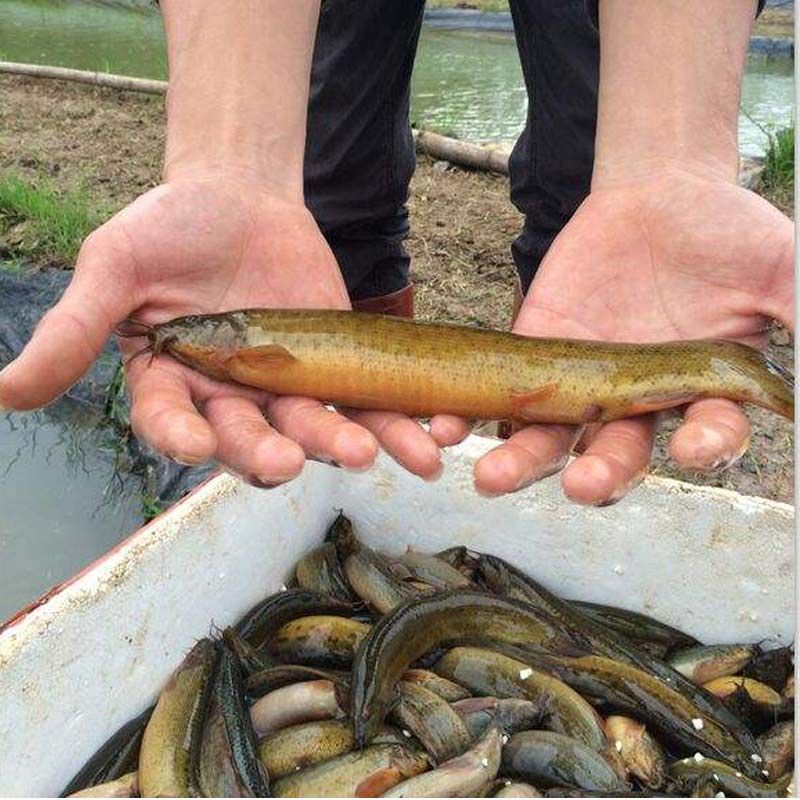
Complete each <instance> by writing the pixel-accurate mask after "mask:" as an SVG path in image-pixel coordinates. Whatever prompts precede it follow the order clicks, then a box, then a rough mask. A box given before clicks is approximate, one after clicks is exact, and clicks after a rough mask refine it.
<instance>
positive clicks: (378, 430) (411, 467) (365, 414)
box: [347, 410, 442, 480]
mask: <svg viewBox="0 0 800 800" xmlns="http://www.w3.org/2000/svg"><path fill="white" fill-rule="evenodd" d="M347 416H348V417H350V419H352V420H353V421H354V422H357V423H358V424H359V425H363V426H364V427H365V428H366V429H367V430H368V431H370V432H371V433H373V434H374V435H375V438H376V439H377V440H378V441H379V442H380V444H381V446H382V447H383V448H384V450H386V452H387V453H388V454H389V455H390V456H391V457H392V458H393V459H394V460H395V461H397V462H398V463H399V464H400V465H401V466H403V467H405V468H406V469H407V470H408V471H409V472H412V473H414V475H419V476H420V477H421V478H425V479H426V480H435V479H436V478H438V477H439V476H440V475H441V474H442V458H441V454H440V452H439V446H438V445H437V444H436V442H435V441H434V439H433V437H432V436H431V435H430V434H429V433H428V432H427V431H426V430H424V429H423V428H421V427H420V425H419V423H418V422H415V421H414V420H413V419H410V418H409V417H407V416H405V415H404V414H396V413H394V412H390V411H352V410H348V411H347Z"/></svg>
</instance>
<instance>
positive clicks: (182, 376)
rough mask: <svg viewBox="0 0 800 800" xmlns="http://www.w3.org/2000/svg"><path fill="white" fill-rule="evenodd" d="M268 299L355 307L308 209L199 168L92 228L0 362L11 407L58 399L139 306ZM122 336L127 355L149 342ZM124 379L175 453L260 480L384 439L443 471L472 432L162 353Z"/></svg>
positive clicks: (373, 448)
mask: <svg viewBox="0 0 800 800" xmlns="http://www.w3.org/2000/svg"><path fill="white" fill-rule="evenodd" d="M262 306H263V307H283V308H302V307H312V308H348V307H349V301H348V298H347V293H346V290H345V287H344V284H343V282H342V278H341V274H340V272H339V269H338V266H337V264H336V261H335V259H334V257H333V254H332V253H331V252H330V250H329V248H328V246H327V244H326V243H325V241H324V239H323V238H322V236H321V234H320V233H319V230H318V229H317V226H316V224H315V222H314V220H313V219H312V217H311V215H310V214H309V213H308V211H307V210H306V209H305V208H304V207H303V206H302V205H300V204H299V203H295V202H293V201H291V200H287V199H285V198H281V197H279V196H276V195H271V194H268V193H266V192H264V191H263V190H261V189H260V188H259V187H258V186H257V185H255V184H253V183H248V181H247V180H246V178H243V177H242V176H241V175H237V176H235V177H231V176H227V175H225V174H207V175H201V174H197V173H194V174H192V176H191V177H188V178H178V179H176V180H173V181H170V182H168V183H166V184H164V185H162V186H159V187H157V188H155V189H153V190H151V191H150V192H148V193H147V194H145V195H143V196H142V197H140V198H139V199H138V200H136V201H135V202H134V203H133V204H131V205H130V206H128V207H127V208H125V209H124V210H122V211H121V212H120V213H119V214H117V215H116V216H115V217H113V218H112V219H111V220H110V221H109V222H107V223H106V224H105V225H103V226H102V227H101V228H99V229H98V230H97V231H95V232H94V233H93V234H92V235H91V236H89V237H88V238H87V240H86V242H85V243H84V246H83V247H82V249H81V252H80V256H79V258H78V263H77V265H76V268H75V274H74V277H73V280H72V282H71V283H70V285H69V287H68V289H67V291H66V292H65V294H64V296H63V298H62V299H61V300H60V301H59V303H58V304H57V305H56V306H55V307H54V308H53V309H51V310H50V311H49V312H48V313H47V314H46V315H45V317H44V318H43V319H42V321H41V323H40V324H39V326H38V327H37V329H36V331H35V333H34V335H33V337H32V339H31V341H30V343H29V344H28V346H27V347H26V348H25V350H24V351H23V353H22V354H21V355H20V356H19V358H17V359H16V360H15V361H14V362H13V363H12V364H10V365H9V366H8V367H7V368H6V369H4V370H3V372H2V373H0V406H5V407H7V408H13V409H18V410H23V409H30V408H35V407H38V406H41V405H44V404H46V403H48V402H50V401H51V400H53V399H55V398H56V397H57V396H58V395H60V394H61V393H62V392H64V391H66V390H67V389H68V388H69V387H70V386H71V385H72V384H73V383H74V382H75V381H76V380H78V378H80V376H81V375H82V374H83V373H85V372H86V370H87V369H88V368H89V367H90V365H91V364H92V362H93V361H94V359H95V358H96V357H97V356H98V355H99V353H100V351H101V350H102V348H103V347H104V345H105V343H106V341H107V340H108V338H109V336H110V335H111V334H112V332H113V330H114V328H115V327H116V326H117V325H118V324H119V323H120V322H122V321H123V320H125V319H127V318H128V317H135V318H136V319H138V320H141V321H142V322H145V323H148V324H153V323H159V322H163V321H165V320H168V319H171V318H174V317H176V316H181V315H184V314H190V313H191V314H195V313H214V312H219V311H226V310H231V309H236V308H247V307H262ZM120 346H121V349H122V352H123V355H124V356H125V357H127V358H129V357H130V356H131V355H132V354H133V352H134V351H135V350H136V349H137V347H140V346H141V341H138V340H123V341H122V342H121V343H120ZM126 377H127V381H128V387H129V390H130V393H131V400H132V411H131V424H132V427H133V429H134V431H135V432H136V433H137V435H138V436H140V437H141V438H143V439H144V440H146V441H147V442H148V443H149V444H151V445H152V446H153V447H154V448H155V449H157V450H159V451H161V452H163V453H166V454H167V455H169V456H170V457H172V458H173V459H175V460H176V461H180V462H182V463H185V464H200V463H202V462H205V461H207V460H209V459H212V458H214V459H216V460H218V461H219V462H221V463H224V464H226V465H227V466H228V467H229V468H230V469H231V470H232V471H234V472H236V473H238V474H241V475H242V476H244V477H246V479H247V480H249V481H250V482H252V483H254V484H258V485H273V484H276V483H280V482H283V481H287V480H289V479H291V478H293V477H295V476H296V475H297V474H298V473H299V472H300V470H301V469H302V467H303V463H304V460H305V455H309V456H312V457H315V458H319V459H322V460H326V461H334V462H336V463H337V464H339V465H341V466H343V467H347V468H350V469H364V468H366V467H368V466H369V465H370V464H371V463H372V462H373V460H374V458H375V456H376V454H377V449H378V445H377V441H380V442H381V443H382V444H384V446H385V447H386V449H387V451H389V452H390V453H391V454H392V455H393V456H394V457H395V458H396V459H397V460H398V461H399V462H400V463H402V464H403V465H404V466H406V467H407V468H408V469H409V470H410V471H412V472H414V473H416V474H419V475H421V476H423V477H434V476H435V475H437V474H438V472H439V470H440V468H441V462H440V458H439V444H448V443H451V442H454V441H456V440H457V439H459V438H462V437H463V435H465V433H466V428H465V424H464V423H463V422H461V421H458V420H455V419H453V418H442V419H439V420H435V421H434V422H433V423H432V426H431V433H430V434H429V433H428V432H426V431H425V430H423V429H422V428H421V427H420V426H419V425H418V424H417V423H416V422H414V421H412V420H410V419H408V418H407V417H404V416H402V415H400V414H386V413H381V412H357V413H354V414H352V415H351V419H347V418H345V417H344V416H342V415H341V414H338V413H336V412H334V411H330V410H328V409H326V408H325V407H324V406H323V405H322V404H321V403H319V402H317V401H314V400H310V399H307V398H299V397H276V396H272V395H269V394H267V393H265V392H258V391H255V390H251V389H247V388H244V387H237V386H233V385H228V384H222V383H217V382H214V381H212V380H209V379H207V378H205V377H204V376H202V375H200V374H198V373H196V372H193V371H192V370H189V369H188V368H186V367H184V366H182V365H180V364H178V363H177V362H176V361H174V360H173V359H171V358H169V357H168V356H158V357H157V358H155V359H154V361H153V363H152V364H151V365H148V359H134V360H132V361H130V360H129V361H128V363H127V366H126ZM264 412H266V414H267V416H268V418H269V423H268V422H267V420H266V419H265V417H264ZM376 439H377V441H376Z"/></svg>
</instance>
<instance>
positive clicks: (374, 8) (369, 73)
mask: <svg viewBox="0 0 800 800" xmlns="http://www.w3.org/2000/svg"><path fill="white" fill-rule="evenodd" d="M423 8H424V0H402V2H393V0H375V1H374V2H370V3H364V2H361V0H325V2H324V3H323V4H322V13H321V14H320V22H319V28H318V31H317V42H316V46H315V51H314V62H313V66H312V72H311V95H310V99H309V119H308V139H307V145H306V162H305V192H306V204H307V205H308V207H309V209H310V210H311V213H312V214H313V215H314V218H315V219H316V221H317V223H318V224H319V226H320V229H321V230H322V233H323V235H324V236H325V238H326V239H327V240H328V243H329V245H330V246H331V249H332V250H333V252H334V254H335V255H336V258H337V260H338V262H339V266H340V267H341V269H342V273H343V275H344V278H345V283H346V284H347V289H348V292H349V294H350V297H351V300H352V301H353V303H354V307H359V308H362V309H363V310H370V311H377V312H381V313H401V314H403V315H409V316H410V313H411V309H412V301H411V288H410V286H409V280H408V273H409V257H408V254H407V253H406V251H405V248H404V246H403V240H404V239H405V238H406V236H407V235H408V212H407V210H406V205H405V203H406V199H407V196H408V184H409V182H410V180H411V176H412V174H413V172H414V167H415V163H416V162H415V156H414V142H413V139H412V136H411V127H410V125H409V121H408V107H409V95H410V79H411V70H412V67H413V63H414V55H415V53H416V48H417V41H418V39H419V32H420V26H421V24H422V13H423Z"/></svg>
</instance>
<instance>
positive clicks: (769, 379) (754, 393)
mask: <svg viewBox="0 0 800 800" xmlns="http://www.w3.org/2000/svg"><path fill="white" fill-rule="evenodd" d="M726 344H727V346H728V348H729V350H728V353H727V358H726V359H725V361H726V362H727V364H726V366H727V367H728V369H730V370H731V371H732V372H733V373H735V374H736V375H738V380H734V384H738V390H737V391H736V392H735V393H734V395H731V397H732V399H735V400H739V401H741V402H745V403H753V404H754V405H757V406H761V407H762V408H766V409H767V410H768V411H773V412H774V413H776V414H780V415H781V416H782V417H786V419H790V420H793V419H794V375H793V374H792V373H791V372H790V371H789V370H788V369H786V367H784V366H782V365H781V364H778V363H777V361H774V360H773V359H771V358H769V357H768V356H766V355H764V353H762V352H761V351H760V350H756V349H755V348H753V347H748V346H747V345H744V344H740V343H738V342H727V343H726Z"/></svg>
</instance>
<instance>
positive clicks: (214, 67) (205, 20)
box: [161, 0, 319, 200]
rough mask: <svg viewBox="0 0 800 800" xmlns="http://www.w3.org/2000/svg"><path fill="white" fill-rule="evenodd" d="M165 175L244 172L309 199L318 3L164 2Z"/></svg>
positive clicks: (266, 0)
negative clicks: (309, 118) (306, 167)
mask: <svg viewBox="0 0 800 800" xmlns="http://www.w3.org/2000/svg"><path fill="white" fill-rule="evenodd" d="M161 8H162V13H163V15H164V24H165V29H166V34H167V47H168V56H169V92H168V95H167V148H166V157H165V166H164V171H165V177H166V178H167V179H168V180H169V179H174V178H177V177H180V176H186V175H196V174H209V173H211V174H213V173H214V172H217V171H225V172H226V173H229V174H230V173H236V172H239V173H241V174H242V175H243V176H245V177H248V178H255V179H256V180H258V181H259V182H260V183H262V184H263V185H264V186H265V187H266V188H268V189H269V190H270V191H274V192H276V193H278V194H281V195H283V196H285V197H287V198H288V199H291V200H297V199H301V198H302V171H303V151H304V147H305V133H306V109H307V104H308V84H309V72H310V68H311V56H312V52H313V46H314V36H315V32H316V25H317V17H318V15H319V0H291V2H289V3H287V2H285V0H226V2H224V3H216V2H215V3H207V2H196V3H187V2H186V0H162V2H161Z"/></svg>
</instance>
